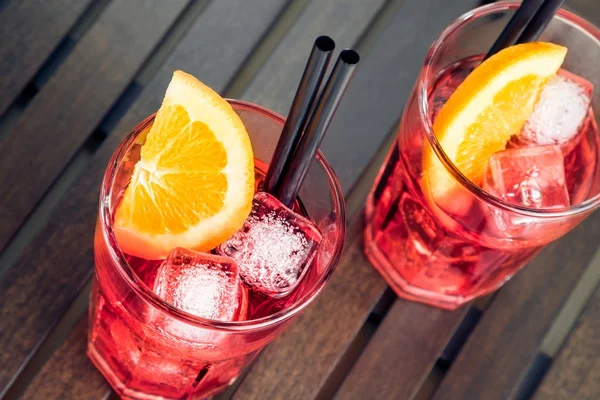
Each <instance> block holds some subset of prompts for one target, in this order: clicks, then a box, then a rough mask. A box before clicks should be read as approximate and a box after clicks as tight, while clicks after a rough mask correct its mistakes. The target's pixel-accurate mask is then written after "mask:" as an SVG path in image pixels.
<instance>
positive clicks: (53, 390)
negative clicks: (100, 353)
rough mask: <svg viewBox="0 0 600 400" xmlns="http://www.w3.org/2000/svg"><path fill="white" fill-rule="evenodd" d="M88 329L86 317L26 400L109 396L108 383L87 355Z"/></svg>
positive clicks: (61, 347)
mask: <svg viewBox="0 0 600 400" xmlns="http://www.w3.org/2000/svg"><path fill="white" fill-rule="evenodd" d="M87 328H88V321H87V318H83V319H82V320H81V321H80V322H79V323H78V324H77V325H76V326H75V327H74V328H73V330H72V331H71V333H70V334H69V336H68V337H67V339H66V340H65V341H64V342H63V344H62V345H61V346H60V347H59V348H58V349H57V350H56V352H55V355H54V356H53V357H52V358H51V359H50V360H49V361H48V362H47V363H46V364H44V367H43V368H42V370H41V371H40V373H39V374H38V375H37V376H36V377H35V379H34V380H33V381H32V382H31V385H29V387H28V388H27V391H26V392H25V393H24V394H23V399H31V400H36V399H48V400H50V399H57V400H58V399H61V400H70V399H72V400H75V399H90V400H91V399H102V398H104V397H105V396H106V393H107V391H108V384H107V383H106V381H105V380H104V378H103V377H102V375H101V374H100V372H98V370H96V368H95V367H94V365H93V364H92V363H91V361H90V360H88V358H87V357H86V356H85V351H86V346H87ZM82 377H85V379H82Z"/></svg>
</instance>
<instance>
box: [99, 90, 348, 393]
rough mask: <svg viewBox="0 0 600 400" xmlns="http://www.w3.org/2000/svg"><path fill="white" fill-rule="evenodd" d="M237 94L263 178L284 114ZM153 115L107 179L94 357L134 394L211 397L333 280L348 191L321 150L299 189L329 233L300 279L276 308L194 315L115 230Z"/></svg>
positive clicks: (127, 142)
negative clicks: (142, 267)
mask: <svg viewBox="0 0 600 400" xmlns="http://www.w3.org/2000/svg"><path fill="white" fill-rule="evenodd" d="M229 102H230V104H231V105H232V106H233V109H234V110H235V111H236V112H237V114H238V115H239V116H240V117H241V119H242V121H243V122H244V124H245V126H246V129H247V131H248V134H249V136H250V139H251V142H252V146H253V150H254V155H255V158H256V162H255V164H256V167H257V177H258V178H262V177H263V176H264V172H265V169H266V166H267V165H268V163H269V161H270V159H271V157H272V155H273V152H274V150H275V146H276V144H277V140H278V138H279V135H280V133H281V130H282V127H283V124H284V122H285V121H284V119H283V118H282V117H281V116H279V115H277V114H275V113H273V112H271V111H269V110H267V109H264V108H262V107H260V106H257V105H254V104H250V103H246V102H242V101H237V100H229ZM153 120H154V115H152V116H150V117H148V118H147V119H146V120H144V121H142V122H141V123H140V124H139V125H138V126H137V127H135V128H134V129H133V131H132V132H131V133H130V134H129V135H128V136H127V137H126V138H125V139H124V140H123V142H122V143H121V145H120V146H119V147H118V148H117V150H116V151H115V153H114V154H113V156H112V159H111V160H110V162H109V164H108V167H107V169H106V172H105V175H104V180H103V182H102V187H101V192H100V207H99V217H98V222H97V225H96V233H95V246H94V252H95V261H96V269H95V275H94V281H93V289H92V293H91V303H90V309H89V312H90V315H89V318H90V329H89V338H88V339H89V340H88V355H89V357H90V358H91V360H92V361H93V362H94V364H95V365H96V367H97V368H98V369H99V370H100V372H102V374H103V375H104V376H105V377H106V379H107V380H108V381H109V383H110V384H111V385H112V387H113V388H114V389H115V390H116V391H117V392H118V393H119V394H120V395H122V396H126V397H127V398H132V399H156V398H166V399H180V398H186V399H200V398H206V397H208V396H211V395H213V394H215V393H218V392H220V391H221V390H223V389H224V388H225V387H227V386H228V385H230V384H232V383H233V381H235V379H236V378H237V377H238V376H239V374H240V372H241V370H242V369H243V368H244V367H245V366H246V365H247V364H249V363H250V362H251V361H252V360H253V359H254V358H255V357H256V355H257V354H258V353H259V352H260V351H261V349H262V348H264V347H265V346H266V345H267V344H268V343H270V342H271V341H273V340H274V339H275V338H276V337H277V336H278V335H280V334H281V333H282V332H283V331H284V329H286V328H287V327H288V326H289V324H290V323H291V322H292V321H293V319H294V318H295V317H296V316H297V315H298V313H299V312H300V311H302V310H303V309H305V308H306V307H307V306H308V305H309V304H310V303H311V302H312V301H313V300H314V299H315V297H316V296H317V295H318V294H319V293H320V292H321V291H322V290H323V288H324V287H325V285H326V283H327V282H328V281H329V279H330V278H331V276H332V273H333V272H334V270H335V267H336V265H337V263H338V260H339V257H340V254H341V250H342V246H343V240H344V232H345V210H344V207H345V206H344V200H343V192H342V190H341V187H340V185H339V182H338V180H337V178H336V176H335V174H334V172H333V170H332V168H331V166H330V165H329V164H328V162H327V160H326V159H325V157H323V155H322V154H321V153H318V154H317V155H316V157H315V162H313V163H312V166H311V168H310V170H309V173H308V175H307V177H306V180H305V182H304V184H303V186H302V188H301V190H300V194H299V199H300V200H299V203H300V204H301V208H302V212H303V214H305V215H307V216H308V217H309V218H310V219H311V220H312V221H313V222H314V223H315V224H316V225H317V227H318V228H319V229H320V231H321V233H322V234H323V239H322V242H321V245H320V247H319V249H318V253H317V254H316V256H315V258H314V260H313V262H312V266H311V269H310V271H309V272H308V274H307V275H306V276H305V277H304V280H303V282H302V283H301V285H300V287H299V288H298V289H296V291H295V292H294V293H293V295H292V296H291V297H289V298H286V299H285V300H282V301H281V302H280V303H279V304H278V306H277V307H276V309H277V311H276V312H274V313H272V314H271V315H268V316H266V317H263V318H259V319H254V320H247V321H235V322H223V321H215V320H208V319H204V318H200V317H196V316H193V315H191V314H188V313H186V312H183V311H181V310H179V309H177V308H174V307H173V306H171V305H170V304H168V303H166V302H165V301H163V300H162V299H161V298H160V297H158V296H157V295H156V294H155V293H153V292H152V290H151V289H150V288H148V287H147V286H146V285H145V284H144V282H143V281H142V280H141V279H140V277H139V276H138V275H137V274H136V273H135V271H134V269H133V268H132V266H131V265H130V263H128V261H127V258H126V256H125V255H124V254H123V252H122V251H121V249H120V248H119V245H118V243H117V241H116V239H115V234H114V231H113V218H114V213H115V210H116V207H117V206H118V201H119V199H120V194H121V193H122V191H123V190H124V189H125V187H126V185H127V183H128V180H129V177H130V176H131V171H132V169H133V167H134V165H135V163H136V162H137V160H138V159H139V150H140V146H141V145H140V143H143V141H144V138H145V135H146V134H147V132H148V130H149V128H150V126H151V125H152V122H153ZM257 183H258V184H260V182H257Z"/></svg>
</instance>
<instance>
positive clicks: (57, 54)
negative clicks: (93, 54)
mask: <svg viewBox="0 0 600 400" xmlns="http://www.w3.org/2000/svg"><path fill="white" fill-rule="evenodd" d="M110 2H111V0H95V1H93V2H92V3H91V4H90V6H89V7H88V9H87V10H85V12H84V13H83V14H82V15H81V17H79V19H78V20H77V21H76V22H75V24H74V25H73V26H72V27H71V30H70V31H69V33H67V35H66V36H65V37H64V38H63V40H61V42H60V43H59V44H58V46H56V49H54V51H53V52H52V53H51V54H50V56H49V57H48V60H46V62H45V63H44V64H43V65H42V66H41V67H40V70H39V71H38V72H37V73H36V74H35V76H34V77H33V79H32V83H33V84H34V86H35V87H36V88H37V89H38V90H40V89H41V88H42V86H44V85H45V84H46V83H47V82H48V80H50V77H51V76H52V75H54V72H56V70H57V69H58V67H60V65H61V64H62V62H63V61H64V60H65V59H66V58H67V57H68V56H69V54H70V53H71V50H73V48H74V47H75V45H76V44H77V42H79V41H80V40H81V38H82V37H83V36H85V34H86V32H87V31H88V30H89V29H90V28H91V27H92V25H94V22H96V20H97V19H98V17H99V16H100V14H102V12H103V11H104V9H105V8H106V7H107V6H108V5H109V4H110Z"/></svg>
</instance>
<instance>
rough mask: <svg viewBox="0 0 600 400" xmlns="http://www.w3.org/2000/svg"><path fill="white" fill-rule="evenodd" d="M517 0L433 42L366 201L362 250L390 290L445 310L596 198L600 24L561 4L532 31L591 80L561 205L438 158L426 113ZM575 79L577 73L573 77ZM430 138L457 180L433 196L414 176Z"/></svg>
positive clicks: (518, 263) (488, 286) (489, 285)
mask: <svg viewBox="0 0 600 400" xmlns="http://www.w3.org/2000/svg"><path fill="white" fill-rule="evenodd" d="M519 4H520V3H518V2H501V3H495V4H492V5H488V6H484V7H480V8H478V9H475V10H473V11H471V12H468V13H467V14H465V15H463V16H461V17H460V18H458V19H457V20H456V21H454V22H453V23H452V24H451V25H450V26H449V27H448V28H447V29H446V30H445V31H444V32H443V33H442V34H441V36H440V37H439V38H438V39H437V40H436V41H435V42H434V43H433V45H432V47H431V49H430V50H429V53H428V54H427V57H426V59H425V62H424V65H423V67H422V69H421V72H420V74H419V76H418V78H417V82H416V85H415V87H414V89H413V91H412V93H411V95H410V98H409V100H408V102H407V105H406V108H405V109H404V113H403V115H402V120H401V121H400V125H399V128H398V136H397V139H396V142H395V144H394V146H393V148H392V150H391V151H390V153H389V154H388V158H387V160H386V162H385V164H384V165H383V167H382V169H381V171H380V173H379V176H378V178H377V181H376V182H375V185H374V187H373V189H372V191H371V193H370V195H369V198H368V201H367V205H366V228H365V243H366V244H365V251H366V254H367V256H368V258H369V260H370V261H371V262H372V264H373V265H374V266H375V267H376V268H377V270H378V271H379V272H380V273H381V275H383V277H384V278H385V279H386V280H387V282H388V283H389V284H390V286H392V287H393V288H394V290H395V291H396V293H397V294H398V295H399V296H401V297H404V298H406V299H410V300H415V301H420V302H424V303H428V304H431V305H434V306H437V307H442V308H446V309H455V308H456V307H458V306H460V305H462V304H464V303H465V302H468V301H469V300H471V299H473V298H475V297H478V296H482V295H485V294H487V293H490V292H492V291H494V290H496V289H498V288H499V287H500V286H502V284H504V283H505V282H506V281H507V280H508V279H510V278H511V277H512V276H513V275H514V274H515V273H516V272H517V271H518V270H519V269H520V268H521V267H523V265H524V264H525V263H526V262H527V261H528V260H529V259H531V258H532V257H533V256H534V255H535V254H537V253H538V251H539V250H540V249H541V248H542V247H543V246H544V245H546V244H547V243H549V242H551V241H553V240H555V239H557V238H559V237H561V236H562V235H564V234H565V233H566V232H567V231H569V230H570V229H572V228H573V227H574V226H576V225H577V224H578V223H580V222H581V221H582V220H583V219H584V218H585V217H586V216H588V215H589V214H590V212H591V211H592V210H593V209H595V208H596V207H597V206H598V205H599V203H600V196H599V194H598V193H599V191H600V184H599V182H600V179H599V175H598V173H599V163H598V162H597V161H598V151H599V146H598V133H597V122H598V118H599V114H598V111H599V110H600V90H599V89H600V74H598V62H600V31H599V30H598V29H597V28H595V27H594V26H592V25H591V24H590V23H588V22H587V21H585V20H583V19H582V18H580V17H578V16H576V15H574V14H572V13H570V12H567V11H565V10H561V11H559V12H558V14H557V15H556V16H555V17H554V19H553V20H552V21H551V23H550V25H549V26H548V28H547V29H546V31H545V32H544V34H543V35H542V37H541V38H540V40H541V41H548V42H553V43H556V44H560V45H562V46H565V47H567V48H568V54H567V57H566V60H565V63H564V64H563V66H562V68H563V69H564V70H567V71H569V72H571V73H573V74H575V75H577V76H579V77H583V78H584V79H587V80H588V81H590V82H591V83H592V84H593V85H594V87H595V88H596V90H595V93H594V95H593V99H592V110H590V111H589V116H588V119H587V122H586V124H585V125H584V128H583V133H582V134H581V135H580V139H578V141H577V142H576V143H575V144H573V145H572V146H571V147H569V148H563V149H562V150H563V154H564V157H565V170H566V173H567V180H568V183H567V184H568V185H571V186H572V187H571V186H570V189H573V190H574V191H575V192H576V193H577V195H576V196H575V198H572V200H573V204H572V205H571V206H570V207H567V208H563V209H560V210H556V211H548V210H540V209H535V208H527V207H521V206H516V205H513V204H510V203H507V202H505V201H503V200H502V199H500V198H496V197H494V196H492V195H490V194H489V193H487V192H485V191H484V190H482V189H480V188H479V187H478V186H477V185H475V184H474V183H473V182H471V181H469V180H468V179H467V178H466V177H465V176H464V175H463V174H461V172H460V171H459V170H458V169H457V168H456V167H455V166H454V165H453V164H452V162H451V161H450V160H449V159H448V158H447V157H446V155H445V153H444V150H443V149H442V148H441V147H440V144H439V143H438V141H437V139H436V137H435V135H434V133H433V131H432V115H433V114H434V113H435V112H436V111H437V110H438V109H439V107H441V105H440V102H443V101H444V100H445V99H447V98H448V97H449V96H450V94H451V93H452V91H453V90H454V89H455V88H456V86H457V85H458V84H459V83H460V81H462V80H463V79H464V77H465V76H466V75H467V73H465V71H468V70H469V69H468V68H467V67H469V66H471V67H472V66H474V65H476V64H477V63H479V62H480V61H481V59H482V55H484V54H485V53H486V52H487V50H488V49H489V48H490V47H491V45H492V43H493V42H494V40H495V39H496V38H497V37H498V35H499V33H500V32H501V30H502V29H503V28H504V26H505V25H506V23H507V22H508V20H509V19H510V18H511V16H512V15H513V14H514V12H515V10H516V9H517V8H518V6H519ZM574 79H578V78H577V77H574ZM426 146H431V148H432V150H433V152H434V154H435V156H436V157H437V158H438V159H439V160H440V162H441V164H442V165H443V166H444V168H445V169H446V171H447V172H448V174H447V175H448V177H449V178H448V179H451V180H453V181H454V182H455V183H456V185H454V186H456V187H457V189H456V191H455V192H454V193H452V196H451V198H446V199H438V198H434V197H433V195H432V194H431V193H430V191H429V189H427V185H423V171H422V153H423V149H424V148H425V147H426Z"/></svg>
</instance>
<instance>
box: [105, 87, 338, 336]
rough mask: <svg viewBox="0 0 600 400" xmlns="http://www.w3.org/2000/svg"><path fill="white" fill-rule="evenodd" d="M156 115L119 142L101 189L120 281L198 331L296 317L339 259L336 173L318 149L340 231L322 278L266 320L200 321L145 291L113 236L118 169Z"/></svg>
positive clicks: (239, 328)
mask: <svg viewBox="0 0 600 400" xmlns="http://www.w3.org/2000/svg"><path fill="white" fill-rule="evenodd" d="M226 100H227V101H228V102H229V103H230V104H231V105H232V106H234V107H235V108H237V109H244V110H246V111H252V112H257V113H259V114H262V115H263V116H265V117H267V118H269V119H271V120H273V121H275V122H278V123H280V124H281V125H282V126H283V124H284V123H285V118H283V117H282V116H281V115H279V114H277V113H275V112H273V111H271V110H268V109H267V108H264V107H262V106H259V105H256V104H253V103H250V102H247V101H241V100H233V99H226ZM155 115H156V113H154V114H152V115H150V116H148V117H147V118H145V119H144V120H143V121H142V122H140V123H139V124H137V125H136V126H135V127H134V128H133V129H132V130H131V131H130V132H129V133H128V134H127V136H126V137H125V138H124V139H123V140H122V141H121V143H120V145H119V147H118V148H117V150H116V151H115V152H114V153H113V155H112V157H111V160H110V162H109V163H108V166H107V168H106V171H105V174H104V177H103V180H102V186H101V188H100V205H99V216H100V224H101V226H102V234H103V236H104V240H105V242H106V244H107V247H108V249H109V253H110V257H111V261H112V262H113V263H114V264H116V266H117V268H116V269H117V270H118V271H119V273H120V275H121V276H122V278H123V279H125V281H126V282H127V284H128V285H129V286H130V287H131V289H132V290H133V291H134V292H135V293H136V294H137V295H139V296H141V297H142V298H143V299H144V301H146V302H147V303H149V304H150V305H151V306H152V307H156V308H158V309H159V310H161V311H162V312H164V313H166V314H167V315H169V316H170V317H174V318H176V319H178V320H180V321H182V322H185V323H188V324H190V325H192V326H196V327H199V328H205V329H207V328H208V329H213V330H215V329H216V330H222V331H229V332H243V331H251V330H257V329H263V328H268V327H271V326H274V325H276V324H278V323H281V322H283V321H285V320H288V319H290V318H291V317H293V316H295V315H297V314H298V313H299V312H300V311H302V310H304V309H305V308H306V307H307V306H308V305H309V304H310V303H312V301H313V300H314V299H315V298H316V296H318V295H319V293H321V291H322V290H323V289H324V287H325V285H326V284H327V282H328V281H329V280H330V279H331V277H332V275H333V272H334V271H335V269H336V267H337V264H338V262H339V260H340V258H341V254H342V248H343V245H344V238H345V231H346V209H345V208H346V207H345V203H344V195H343V191H342V187H341V184H340V182H339V180H338V179H337V176H336V175H335V172H334V171H333V168H332V167H331V165H330V164H329V162H328V161H327V159H326V158H325V156H324V155H323V153H322V152H321V151H320V150H319V151H318V152H317V154H316V155H315V160H316V161H317V162H318V164H319V166H320V168H321V169H322V171H323V173H324V174H325V177H326V179H327V181H328V182H329V187H330V193H331V196H332V201H333V209H334V211H335V213H336V214H337V215H338V218H336V220H335V225H336V228H337V229H338V232H339V235H336V236H337V237H338V238H339V239H338V240H337V241H336V243H335V246H334V248H333V250H332V256H331V257H330V259H329V260H328V262H327V265H326V267H325V268H324V272H323V274H322V276H321V277H320V278H319V280H318V281H317V282H316V283H315V284H314V286H313V287H312V288H311V289H310V290H309V291H308V292H307V293H305V294H304V295H303V296H302V297H300V298H299V299H298V300H297V302H296V303H295V304H294V305H292V306H290V307H288V308H284V309H283V310H280V311H278V312H276V313H274V314H271V315H268V316H265V317H261V318H257V319H251V320H245V321H218V320H212V319H208V318H202V317H198V316H195V315H193V314H190V313H188V312H185V311H182V310H180V309H178V308H176V307H174V306H172V305H170V304H169V303H167V302H166V301H164V300H162V299H161V298H160V297H158V295H156V294H155V293H154V292H152V290H150V288H148V286H146V284H144V282H142V280H141V279H140V278H139V277H138V276H137V274H136V273H135V272H134V271H133V268H132V267H131V266H130V265H129V263H128V262H127V260H126V259H125V256H124V254H123V252H122V251H121V249H120V247H119V245H118V242H117V240H116V236H115V234H114V230H113V218H112V214H111V201H110V199H111V197H110V196H111V195H112V186H113V183H114V180H115V178H116V175H117V171H118V166H119V165H120V163H121V161H122V159H123V156H124V155H125V154H126V152H127V150H128V149H129V148H130V147H131V145H132V144H133V143H134V141H135V139H136V137H137V136H138V135H139V134H140V133H141V132H143V131H144V130H145V129H147V128H148V127H149V126H150V124H151V123H152V122H153V121H154V117H155Z"/></svg>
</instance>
